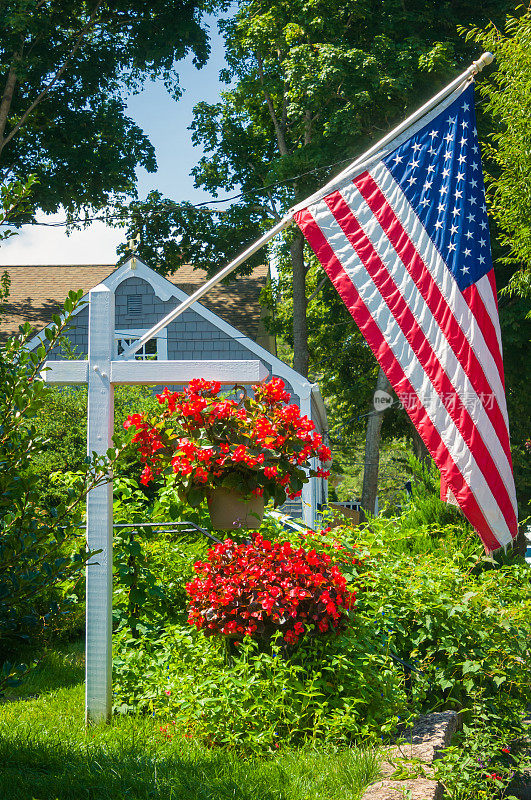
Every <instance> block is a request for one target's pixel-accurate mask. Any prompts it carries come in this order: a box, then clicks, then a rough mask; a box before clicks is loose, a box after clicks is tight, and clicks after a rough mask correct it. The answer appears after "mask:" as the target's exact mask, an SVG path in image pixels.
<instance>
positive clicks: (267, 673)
mask: <svg viewBox="0 0 531 800" xmlns="http://www.w3.org/2000/svg"><path fill="white" fill-rule="evenodd" d="M115 646H116V655H115V661H114V669H115V684H114V688H115V707H116V709H117V710H118V711H121V712H126V711H131V710H135V711H144V712H148V713H151V714H155V715H156V716H157V717H160V718H161V719H166V720H170V721H172V722H175V724H176V726H177V728H178V730H181V731H184V732H185V733H186V734H187V735H189V736H190V737H193V738H197V739H199V740H201V741H203V742H205V743H207V744H209V745H211V746H223V747H227V748H231V749H233V748H234V749H237V750H239V751H241V752H243V753H257V754H258V753H267V752H274V751H275V749H277V748H278V745H279V744H282V746H290V745H298V744H301V743H303V742H317V741H319V742H322V743H323V742H333V743H335V744H341V743H342V744H345V743H348V742H350V741H353V740H354V739H357V740H359V739H362V738H369V737H373V738H374V737H375V736H378V737H379V736H380V735H382V734H385V733H387V732H389V731H390V730H392V729H393V728H395V727H396V725H397V723H398V720H399V716H400V715H399V710H401V709H403V708H404V707H405V701H406V698H405V692H404V687H403V677H402V674H401V671H400V670H399V669H398V668H397V665H396V664H395V663H394V662H393V661H392V660H391V659H390V658H389V657H388V655H387V654H386V653H385V650H384V648H382V647H378V648H376V649H375V647H374V642H373V639H372V631H371V628H370V625H367V624H366V623H364V622H361V623H360V624H359V625H358V626H357V627H356V629H355V630H354V629H352V630H351V631H350V632H349V633H347V634H343V635H339V636H335V635H332V636H329V637H326V638H323V639H322V640H315V639H314V640H312V641H308V640H306V641H304V642H303V643H302V644H301V646H300V647H299V648H298V649H297V651H296V653H295V654H294V655H293V656H292V657H291V658H289V659H287V658H285V656H284V654H283V651H282V648H281V645H280V642H278V643H274V644H273V646H272V649H271V652H261V651H260V650H259V647H258V645H257V643H256V642H254V641H252V640H251V639H250V638H247V639H246V640H245V641H244V643H243V644H242V646H241V649H240V652H239V653H238V655H237V656H236V657H228V656H227V651H226V649H225V647H224V644H223V642H222V641H219V640H217V639H206V638H205V637H204V636H202V634H200V633H198V632H196V631H194V630H193V629H190V628H187V627H184V626H182V627H180V626H175V627H171V628H168V629H167V630H166V631H165V632H164V633H163V634H162V635H161V636H160V638H159V639H158V640H156V641H149V640H141V641H139V640H137V641H132V640H131V638H130V637H128V636H127V635H125V634H124V635H123V636H122V637H118V638H117V640H116V642H115Z"/></svg>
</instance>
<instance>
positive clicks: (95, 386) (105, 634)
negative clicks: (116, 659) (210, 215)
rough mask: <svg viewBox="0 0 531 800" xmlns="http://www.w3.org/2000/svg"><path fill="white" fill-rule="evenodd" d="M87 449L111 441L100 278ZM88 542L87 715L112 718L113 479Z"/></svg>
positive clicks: (97, 503)
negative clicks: (92, 554)
mask: <svg viewBox="0 0 531 800" xmlns="http://www.w3.org/2000/svg"><path fill="white" fill-rule="evenodd" d="M88 313H89V334H88V415H87V416H88V430H87V451H88V455H89V456H90V455H91V454H92V453H93V452H95V453H98V455H104V454H105V453H106V452H107V450H108V449H109V447H111V445H112V434H113V429H114V388H113V385H112V384H111V360H112V356H113V348H114V293H113V292H111V291H110V289H108V288H107V287H106V286H104V285H103V284H100V285H99V286H96V287H95V288H94V289H92V290H91V291H90V293H89V312H88ZM87 543H88V546H89V548H90V549H91V550H101V553H98V555H96V556H94V558H92V559H91V564H90V565H89V566H88V567H87V603H86V664H85V720H86V722H87V723H88V722H100V721H108V720H109V719H110V716H111V697H112V483H111V482H109V483H107V484H106V485H104V486H98V487H96V488H95V489H92V491H90V492H89V495H88V497H87Z"/></svg>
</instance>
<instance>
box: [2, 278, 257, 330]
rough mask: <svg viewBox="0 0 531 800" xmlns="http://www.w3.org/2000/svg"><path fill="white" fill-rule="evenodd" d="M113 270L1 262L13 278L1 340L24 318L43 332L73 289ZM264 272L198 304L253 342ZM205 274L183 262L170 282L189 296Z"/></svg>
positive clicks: (88, 285) (224, 286)
mask: <svg viewBox="0 0 531 800" xmlns="http://www.w3.org/2000/svg"><path fill="white" fill-rule="evenodd" d="M114 269H115V265H114V264H82V265H75V266H70V265H58V264H50V265H28V266H17V267H2V266H0V274H1V273H3V272H4V270H5V271H6V272H7V273H8V274H9V277H10V279H11V287H10V294H9V299H8V302H7V303H6V306H5V313H4V314H3V315H2V319H1V320H0V338H2V339H4V338H6V336H10V335H12V334H14V333H17V331H18V326H19V325H21V324H22V323H23V322H29V323H30V324H31V325H32V326H33V327H34V328H35V330H36V331H39V330H41V329H42V328H44V327H45V326H46V325H48V324H49V323H50V322H51V321H52V314H57V313H58V312H60V311H61V309H62V306H63V303H64V300H65V298H66V296H67V295H68V292H69V291H70V290H71V289H74V290H78V289H82V290H83V293H84V294H85V293H86V292H88V291H89V289H92V288H93V287H94V286H97V285H98V283H101V281H103V280H104V279H105V278H106V277H107V276H108V275H110V274H111V272H113V270H114ZM267 275H268V268H267V266H260V267H257V268H256V269H255V270H254V271H253V272H252V274H251V275H249V276H248V277H246V278H237V279H235V280H234V281H233V282H231V283H230V284H220V285H218V286H216V287H214V288H213V289H212V290H211V291H210V292H208V294H206V295H205V297H203V298H202V300H201V303H202V304H203V305H204V306H206V307H207V308H208V309H210V310H211V311H213V312H214V314H217V315H218V316H220V317H221V318H222V319H224V320H226V321H227V322H229V323H230V324H231V325H233V326H234V327H235V328H237V329H238V330H240V331H242V333H244V334H245V335H246V336H249V337H250V338H251V339H253V340H256V338H257V335H258V334H259V324H260V316H261V309H260V302H259V295H260V291H261V289H262V288H263V287H264V286H265V283H266V279H267ZM205 276H206V273H205V271H204V270H198V269H193V268H192V267H190V266H188V265H186V266H183V267H180V268H179V270H177V271H176V272H174V273H173V275H170V276H169V277H168V280H170V281H171V282H172V283H174V284H175V285H176V286H179V288H181V289H182V290H183V291H185V292H186V293H187V294H191V293H192V292H194V291H195V290H196V289H197V288H198V287H199V286H200V285H201V284H203V283H204V282H205V280H206V277H205Z"/></svg>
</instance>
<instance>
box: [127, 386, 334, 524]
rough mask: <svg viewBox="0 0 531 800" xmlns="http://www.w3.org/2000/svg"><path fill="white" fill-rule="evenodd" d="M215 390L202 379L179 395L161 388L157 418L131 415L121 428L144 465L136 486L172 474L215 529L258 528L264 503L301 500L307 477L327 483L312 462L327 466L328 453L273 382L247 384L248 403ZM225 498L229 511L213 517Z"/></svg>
mask: <svg viewBox="0 0 531 800" xmlns="http://www.w3.org/2000/svg"><path fill="white" fill-rule="evenodd" d="M220 390H221V386H220V384H219V383H217V382H215V381H205V380H202V379H195V380H193V381H191V382H190V384H189V386H187V387H185V389H184V391H183V392H170V391H169V389H167V388H166V389H164V391H163V392H162V394H160V395H157V398H158V400H159V403H160V404H161V406H163V407H164V410H163V411H161V413H160V415H159V416H158V417H155V418H152V419H150V418H147V417H145V416H144V415H143V414H132V415H131V416H130V417H128V418H127V420H126V422H125V424H124V427H125V428H131V429H132V434H133V435H132V437H131V443H132V445H133V446H134V447H136V448H137V450H138V453H139V456H140V460H141V462H142V463H143V464H144V465H145V466H144V470H143V472H142V476H141V478H140V480H141V482H142V483H143V484H146V485H147V484H148V483H150V481H152V480H153V479H154V478H156V477H157V476H159V475H163V474H168V475H169V474H173V475H175V476H176V478H175V482H176V486H177V490H178V492H179V496H180V497H181V500H183V501H185V502H187V503H188V504H189V505H190V506H192V508H195V507H197V506H198V505H200V503H202V502H203V501H204V500H205V499H206V500H207V501H208V506H209V508H210V510H211V516H212V524H213V525H214V527H215V528H217V529H218V530H233V529H234V528H240V527H241V528H258V527H259V526H260V522H259V519H257V516H256V515H257V514H258V516H259V517H260V516H261V515H262V514H263V507H264V502H265V503H267V502H268V501H269V500H272V501H273V502H274V504H275V505H276V506H279V505H282V503H284V501H285V500H286V497H289V498H290V499H294V498H296V497H300V496H301V491H302V487H303V485H304V484H305V483H306V482H307V481H308V480H309V479H310V477H313V476H317V477H324V478H326V477H328V475H329V472H328V471H327V470H324V469H323V468H322V467H318V468H317V469H315V467H314V463H315V462H314V463H312V462H313V461H314V459H318V460H319V461H320V462H321V463H323V462H328V461H330V458H331V453H330V449H329V448H328V447H327V446H326V445H325V444H324V443H323V440H322V437H321V436H320V435H319V434H318V433H317V432H316V431H315V428H314V425H313V422H312V421H311V420H309V419H308V418H307V417H303V416H301V414H300V409H299V408H298V406H296V405H294V404H289V400H290V395H289V393H288V392H287V391H285V387H284V383H283V382H282V381H281V380H280V379H279V378H273V379H272V380H270V381H269V382H268V383H261V384H256V385H255V386H253V394H254V397H249V396H248V395H247V391H246V390H245V389H244V388H243V387H242V386H235V387H234V389H233V394H232V397H230V396H229V397H224V396H223V395H220ZM229 498H231V499H230V502H231V503H232V504H233V505H232V506H231V507H230V508H228V509H227V510H226V511H223V512H222V511H219V512H218V508H219V507H220V503H221V506H222V507H223V506H226V504H227V502H229ZM235 503H236V505H234V504H235Z"/></svg>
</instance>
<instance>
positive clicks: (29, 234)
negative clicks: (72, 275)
mask: <svg viewBox="0 0 531 800" xmlns="http://www.w3.org/2000/svg"><path fill="white" fill-rule="evenodd" d="M208 24H209V28H210V38H211V48H212V50H211V55H210V58H209V60H208V62H207V64H206V66H205V67H203V69H201V70H197V69H196V68H195V67H194V66H193V64H192V59H191V58H188V59H186V60H184V61H182V62H180V64H179V65H178V72H179V76H180V83H181V85H182V86H183V87H184V89H185V92H184V94H183V96H182V98H181V99H180V100H179V102H175V101H174V100H172V98H171V97H170V96H169V95H168V93H167V92H166V89H165V88H164V86H163V84H162V83H161V82H158V81H157V82H149V83H148V84H147V85H146V87H145V89H144V90H143V91H142V92H141V93H140V94H138V95H135V96H132V97H130V98H129V101H128V103H127V108H128V112H129V116H130V117H131V118H132V119H133V120H134V121H135V122H136V123H137V124H138V125H139V126H140V128H142V130H144V132H145V133H146V134H147V136H148V137H149V139H150V141H151V143H152V144H153V146H154V148H155V152H156V157H157V165H158V170H157V172H156V173H153V174H150V173H148V172H146V170H145V169H143V168H139V169H138V170H137V175H138V194H139V197H140V198H143V197H145V196H146V195H147V193H148V192H149V191H150V190H151V189H158V190H159V191H160V192H162V194H163V195H164V196H165V197H170V198H172V199H173V200H178V201H180V200H189V201H191V202H201V201H204V200H208V199H210V196H209V195H208V194H206V193H205V192H203V191H202V190H201V189H196V188H194V184H193V178H192V177H190V174H189V173H190V170H191V169H192V167H193V166H195V164H196V163H197V161H198V160H199V158H200V157H201V155H202V151H201V149H200V148H196V147H193V146H192V139H191V131H189V130H188V127H189V125H190V124H191V122H192V109H193V107H194V105H195V104H196V103H198V102H199V101H200V100H206V101H207V102H216V101H217V100H218V99H219V96H220V92H221V91H222V90H223V88H225V87H224V84H221V83H220V82H219V71H220V69H222V68H223V67H224V66H225V60H224V56H223V41H222V39H221V37H220V35H219V33H218V31H217V26H216V20H215V19H213V18H210V19H209V20H208ZM37 219H38V220H46V221H47V222H54V221H59V220H63V219H64V214H61V213H58V214H51V215H48V216H44V215H43V214H41V215H38V216H37ZM124 236H125V233H124V231H123V230H116V229H114V228H108V227H107V226H106V225H104V224H103V223H102V222H96V223H93V224H92V225H91V226H90V227H89V228H87V229H85V230H83V231H74V232H72V233H71V234H70V235H67V234H66V233H65V231H64V228H62V227H59V228H46V227H38V226H32V227H26V228H23V229H22V232H21V233H19V234H18V235H17V236H14V237H12V238H11V239H10V240H8V241H6V242H3V243H2V246H1V250H0V264H1V265H4V266H13V265H19V264H23V265H24V264H113V263H115V262H116V260H117V255H116V247H117V246H118V244H120V243H122V242H123V241H124Z"/></svg>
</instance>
